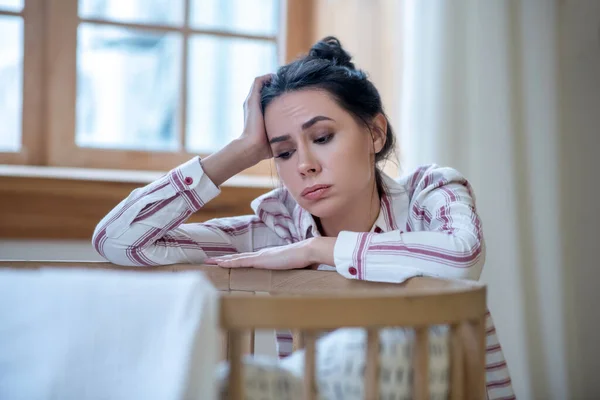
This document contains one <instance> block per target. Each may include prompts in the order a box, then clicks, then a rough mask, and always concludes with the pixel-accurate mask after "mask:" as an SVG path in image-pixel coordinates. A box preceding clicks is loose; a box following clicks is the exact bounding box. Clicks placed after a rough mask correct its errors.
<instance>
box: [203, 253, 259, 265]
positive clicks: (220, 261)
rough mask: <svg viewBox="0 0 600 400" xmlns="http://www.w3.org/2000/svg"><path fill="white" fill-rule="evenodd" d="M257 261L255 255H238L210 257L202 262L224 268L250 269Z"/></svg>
mask: <svg viewBox="0 0 600 400" xmlns="http://www.w3.org/2000/svg"><path fill="white" fill-rule="evenodd" d="M257 259H258V255H257V254H255V253H240V254H231V255H227V256H221V257H212V258H207V259H206V260H204V262H205V263H206V264H210V265H218V266H219V267H224V268H245V267H252V266H253V264H254V263H255V262H256V260H257Z"/></svg>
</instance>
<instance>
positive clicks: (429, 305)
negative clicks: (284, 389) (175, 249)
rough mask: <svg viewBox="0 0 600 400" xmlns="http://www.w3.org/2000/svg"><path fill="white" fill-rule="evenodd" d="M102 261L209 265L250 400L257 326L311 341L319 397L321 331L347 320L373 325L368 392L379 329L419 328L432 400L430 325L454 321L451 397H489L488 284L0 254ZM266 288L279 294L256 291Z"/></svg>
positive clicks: (310, 391)
mask: <svg viewBox="0 0 600 400" xmlns="http://www.w3.org/2000/svg"><path fill="white" fill-rule="evenodd" d="M2 267H6V268H30V269H39V268H44V267H51V268H102V269H118V270H134V271H138V272H143V273H151V272H156V271H161V272H165V271H172V272H178V271H190V270H195V271H202V272H204V273H205V274H206V276H207V278H208V279H210V280H211V281H212V283H213V285H214V286H215V287H216V288H217V289H218V290H221V291H223V292H227V293H224V296H223V297H222V301H221V327H222V329H223V330H224V333H225V336H224V354H223V356H224V357H227V358H228V359H229V360H230V363H231V364H230V365H231V370H230V380H229V382H230V387H229V389H230V391H229V394H230V398H231V399H234V400H238V399H243V398H244V393H243V385H242V374H243V364H242V362H241V357H242V355H243V354H245V353H250V354H252V353H254V331H255V330H256V329H278V328H283V329H292V330H293V331H294V332H295V335H294V347H295V348H305V350H306V358H305V387H306V391H305V393H306V398H307V399H315V398H316V392H315V350H316V338H317V336H318V334H319V333H321V332H323V331H328V330H332V329H336V328H341V327H352V326H355V327H364V328H366V329H367V355H366V357H367V358H366V360H367V363H366V371H365V395H366V398H367V399H378V398H379V394H378V382H379V379H378V378H379V371H378V369H377V365H378V363H377V359H378V351H379V335H378V330H379V329H381V328H383V327H389V326H402V327H410V328H414V329H415V332H416V335H415V337H416V348H415V358H414V365H413V368H414V374H413V390H414V393H413V398H415V399H427V398H429V393H428V381H429V377H428V360H429V355H428V327H429V326H431V325H442V324H448V325H449V326H450V346H451V347H450V348H451V358H450V360H451V363H450V393H451V396H450V398H451V399H453V400H454V399H455V400H458V399H481V398H485V313H486V290H485V286H483V285H481V284H478V283H475V282H463V281H449V280H442V279H434V278H425V277H420V278H413V279H410V280H408V281H407V282H405V283H403V284H384V283H373V282H360V281H355V280H348V279H345V278H343V277H342V276H340V275H339V274H337V273H335V272H326V271H313V270H291V271H267V270H256V269H235V270H228V269H221V268H217V267H214V266H203V265H172V266H164V267H152V268H135V267H130V268H123V267H118V266H115V265H113V264H110V263H95V262H91V263H90V262H47V261H40V262H24V261H0V268H2ZM261 292H266V293H269V294H271V295H273V296H257V295H255V294H257V293H261Z"/></svg>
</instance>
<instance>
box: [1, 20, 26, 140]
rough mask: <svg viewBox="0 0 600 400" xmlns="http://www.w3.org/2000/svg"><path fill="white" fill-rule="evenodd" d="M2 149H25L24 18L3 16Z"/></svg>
mask: <svg viewBox="0 0 600 400" xmlns="http://www.w3.org/2000/svg"><path fill="white" fill-rule="evenodd" d="M0 38H2V40H1V41H0V151H19V149H20V148H21V119H22V106H23V97H22V96H23V20H22V19H21V18H20V17H7V16H0Z"/></svg>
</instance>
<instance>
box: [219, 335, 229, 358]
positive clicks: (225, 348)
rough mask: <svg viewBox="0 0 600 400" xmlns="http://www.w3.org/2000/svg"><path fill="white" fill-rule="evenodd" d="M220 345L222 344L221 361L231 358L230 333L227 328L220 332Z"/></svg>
mask: <svg viewBox="0 0 600 400" xmlns="http://www.w3.org/2000/svg"><path fill="white" fill-rule="evenodd" d="M219 345H220V346H221V354H220V356H219V361H223V360H225V361H227V360H228V359H229V353H228V352H229V333H228V332H227V331H225V330H221V331H220V332H219Z"/></svg>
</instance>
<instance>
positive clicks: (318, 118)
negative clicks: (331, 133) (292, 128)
mask: <svg viewBox="0 0 600 400" xmlns="http://www.w3.org/2000/svg"><path fill="white" fill-rule="evenodd" d="M319 121H335V120H334V119H332V118H329V117H326V116H324V115H317V116H316V117H313V118H311V119H309V120H308V121H306V122H305V123H303V124H302V130H303V131H305V130H307V129H308V128H310V127H311V126H313V125H314V124H316V123H317V122H319ZM286 140H290V135H282V136H276V137H274V138H273V139H271V140H269V143H270V144H273V143H279V142H285V141H286Z"/></svg>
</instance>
